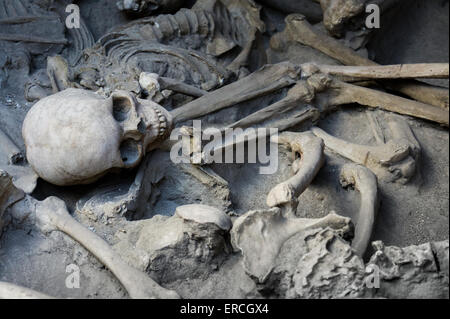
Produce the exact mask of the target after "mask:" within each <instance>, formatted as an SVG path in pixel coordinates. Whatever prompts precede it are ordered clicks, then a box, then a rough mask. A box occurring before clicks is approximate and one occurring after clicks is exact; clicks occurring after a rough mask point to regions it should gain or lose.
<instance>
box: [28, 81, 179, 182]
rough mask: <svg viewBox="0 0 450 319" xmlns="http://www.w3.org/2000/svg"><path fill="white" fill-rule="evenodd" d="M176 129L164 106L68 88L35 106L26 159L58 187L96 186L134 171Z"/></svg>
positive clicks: (121, 95) (123, 95)
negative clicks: (118, 171)
mask: <svg viewBox="0 0 450 319" xmlns="http://www.w3.org/2000/svg"><path fill="white" fill-rule="evenodd" d="M171 129H172V117H171V115H170V113H169V112H167V111H166V110H165V109H164V108H162V107H161V106H160V105H158V104H156V103H154V102H151V101H147V100H141V99H137V98H135V97H134V96H132V95H131V94H129V93H128V92H125V91H115V92H113V94H112V95H111V96H110V97H109V98H106V99H105V98H103V97H101V96H100V95H98V94H96V93H94V92H91V91H86V90H80V89H67V90H64V91H62V92H59V93H57V94H54V95H51V96H48V97H46V98H44V99H42V100H41V101H39V102H38V103H36V104H35V105H34V106H33V107H32V108H31V109H30V111H29V112H28V114H27V116H26V117H25V120H24V123H23V128H22V134H23V138H24V140H25V145H26V153H27V160H28V162H29V163H30V165H31V166H32V167H33V169H34V170H35V171H36V173H37V174H38V175H39V176H40V177H41V178H43V179H44V180H46V181H48V182H50V183H53V184H56V185H74V184H87V183H91V182H94V181H95V180H97V179H99V178H100V177H102V176H103V175H104V174H106V173H107V172H108V171H110V170H111V169H113V168H132V167H135V166H136V165H138V164H139V163H140V161H141V160H142V158H143V156H144V154H145V152H147V151H150V150H152V149H154V148H155V147H156V146H157V145H158V144H159V143H160V142H161V141H162V140H164V139H165V138H166V137H167V136H168V135H169V134H170V131H171Z"/></svg>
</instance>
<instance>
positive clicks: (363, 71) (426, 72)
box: [302, 63, 449, 82]
mask: <svg viewBox="0 0 450 319" xmlns="http://www.w3.org/2000/svg"><path fill="white" fill-rule="evenodd" d="M307 69H316V70H318V71H320V72H321V73H324V74H329V75H333V76H336V77H344V78H345V79H348V78H350V79H351V80H353V81H361V80H368V79H415V78H423V79H425V78H428V79H446V78H448V77H449V64H448V63H414V64H396V65H378V66H342V65H316V64H310V65H307V64H303V65H302V70H307ZM346 82H349V81H348V80H346Z"/></svg>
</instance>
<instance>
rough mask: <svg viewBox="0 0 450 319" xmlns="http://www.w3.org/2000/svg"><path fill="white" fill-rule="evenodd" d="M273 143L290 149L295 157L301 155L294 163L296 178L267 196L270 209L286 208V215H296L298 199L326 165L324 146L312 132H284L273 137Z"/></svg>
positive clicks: (292, 178)
mask: <svg viewBox="0 0 450 319" xmlns="http://www.w3.org/2000/svg"><path fill="white" fill-rule="evenodd" d="M272 140H273V142H276V143H279V144H285V145H288V146H289V147H290V149H291V150H292V152H293V154H294V155H300V158H299V159H296V160H295V161H294V163H293V165H292V166H293V170H294V174H295V175H294V176H293V177H291V178H289V179H288V180H287V181H285V182H283V183H281V184H278V185H277V186H275V187H274V188H273V189H272V190H271V191H270V192H269V195H267V205H268V206H269V207H275V206H278V207H285V208H287V211H286V213H288V214H292V215H295V210H296V208H297V198H298V196H300V194H302V193H303V192H304V191H305V189H306V188H307V187H308V186H309V184H310V183H311V182H312V180H313V179H314V177H315V176H316V175H317V173H318V172H319V170H320V168H321V167H322V165H323V164H324V162H325V160H324V154H323V150H324V144H323V141H322V139H321V138H318V137H316V136H314V134H312V133H311V132H306V133H293V132H283V133H281V134H280V135H279V136H278V137H276V136H274V137H272Z"/></svg>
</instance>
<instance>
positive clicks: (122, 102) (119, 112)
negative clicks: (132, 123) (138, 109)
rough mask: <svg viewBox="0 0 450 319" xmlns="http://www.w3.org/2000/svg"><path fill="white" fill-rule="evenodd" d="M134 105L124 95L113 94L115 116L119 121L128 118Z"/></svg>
mask: <svg viewBox="0 0 450 319" xmlns="http://www.w3.org/2000/svg"><path fill="white" fill-rule="evenodd" d="M131 107H132V104H131V101H130V100H129V99H128V98H126V97H123V96H116V97H114V96H113V117H114V119H115V120H116V121H118V122H123V121H125V120H126V119H127V118H128V113H129V112H130V109H131Z"/></svg>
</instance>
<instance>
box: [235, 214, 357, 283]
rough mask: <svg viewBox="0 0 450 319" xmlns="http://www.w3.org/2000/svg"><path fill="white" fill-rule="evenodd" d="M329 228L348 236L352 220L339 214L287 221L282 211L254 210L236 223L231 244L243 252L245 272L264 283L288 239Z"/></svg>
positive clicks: (288, 219) (289, 219)
mask: <svg viewBox="0 0 450 319" xmlns="http://www.w3.org/2000/svg"><path fill="white" fill-rule="evenodd" d="M326 227H330V228H333V229H337V230H342V231H343V232H344V233H345V232H347V231H349V230H350V229H351V224H350V219H349V218H346V217H342V216H339V215H336V214H335V213H330V214H329V215H327V216H325V217H324V218H318V219H310V218H286V217H284V216H283V214H282V211H281V209H279V208H272V209H269V210H261V211H250V212H248V213H246V214H244V215H242V216H240V217H239V218H238V219H236V221H235V222H234V224H233V228H232V229H231V243H232V245H233V248H234V249H235V250H236V251H239V250H240V251H241V252H242V255H243V263H244V268H245V271H246V272H247V273H248V274H249V275H250V276H251V277H253V278H256V279H257V281H258V282H259V283H263V282H264V281H266V279H267V277H268V276H269V274H270V272H271V270H272V269H273V267H274V264H275V260H276V258H277V256H278V254H279V252H280V249H281V247H282V246H283V244H284V242H285V241H286V240H288V239H289V238H290V237H292V236H293V235H295V234H297V233H299V232H303V231H305V230H308V229H314V228H326Z"/></svg>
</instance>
